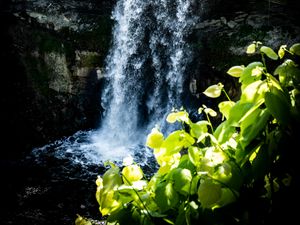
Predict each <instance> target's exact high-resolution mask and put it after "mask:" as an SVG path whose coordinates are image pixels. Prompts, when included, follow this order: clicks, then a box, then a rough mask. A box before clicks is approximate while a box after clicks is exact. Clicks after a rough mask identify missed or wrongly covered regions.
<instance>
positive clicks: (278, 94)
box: [265, 87, 291, 124]
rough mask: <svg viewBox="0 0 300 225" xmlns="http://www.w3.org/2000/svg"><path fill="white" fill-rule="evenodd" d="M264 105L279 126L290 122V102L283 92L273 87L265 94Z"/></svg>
mask: <svg viewBox="0 0 300 225" xmlns="http://www.w3.org/2000/svg"><path fill="white" fill-rule="evenodd" d="M265 104H266V107H267V109H268V110H269V111H270V113H271V114H272V116H273V117H274V118H276V119H277V120H278V122H279V123H281V124H288V123H289V122H290V116H291V115H290V108H291V105H290V102H289V100H288V99H287V97H286V95H285V94H284V92H283V91H281V90H279V89H277V88H275V87H273V88H271V89H270V92H267V93H266V94H265Z"/></svg>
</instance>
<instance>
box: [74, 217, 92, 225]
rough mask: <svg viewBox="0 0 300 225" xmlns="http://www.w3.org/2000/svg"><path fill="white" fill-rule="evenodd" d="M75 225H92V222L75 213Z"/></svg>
mask: <svg viewBox="0 0 300 225" xmlns="http://www.w3.org/2000/svg"><path fill="white" fill-rule="evenodd" d="M75 225H92V222H91V221H89V220H88V219H86V218H83V217H82V216H80V215H77V218H76V220H75Z"/></svg>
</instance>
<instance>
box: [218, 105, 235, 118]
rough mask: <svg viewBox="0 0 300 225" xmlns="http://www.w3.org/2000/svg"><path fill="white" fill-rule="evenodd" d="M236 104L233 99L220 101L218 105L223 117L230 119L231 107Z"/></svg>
mask: <svg viewBox="0 0 300 225" xmlns="http://www.w3.org/2000/svg"><path fill="white" fill-rule="evenodd" d="M234 105H235V102H233V101H223V102H220V103H219V105H218V107H219V110H220V112H221V113H222V114H223V117H225V118H226V119H228V117H229V111H230V110H231V108H232V107H233V106H234Z"/></svg>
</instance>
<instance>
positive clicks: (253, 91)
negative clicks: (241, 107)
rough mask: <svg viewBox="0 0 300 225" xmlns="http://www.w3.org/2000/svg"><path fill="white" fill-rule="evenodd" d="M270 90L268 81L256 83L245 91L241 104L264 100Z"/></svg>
mask: <svg viewBox="0 0 300 225" xmlns="http://www.w3.org/2000/svg"><path fill="white" fill-rule="evenodd" d="M268 90H269V87H268V84H267V82H266V81H261V80H258V81H254V82H253V83H251V84H249V85H248V86H247V87H246V88H245V89H244V90H243V92H242V95H241V100H240V102H241V103H246V102H252V103H256V102H258V101H260V100H261V99H263V98H264V95H265V93H266V92H267V91H268Z"/></svg>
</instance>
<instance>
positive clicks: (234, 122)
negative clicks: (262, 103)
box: [226, 101, 254, 127]
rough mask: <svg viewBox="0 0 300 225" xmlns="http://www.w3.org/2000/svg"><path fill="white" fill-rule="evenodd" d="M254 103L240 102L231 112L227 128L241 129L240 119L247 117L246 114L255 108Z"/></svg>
mask: <svg viewBox="0 0 300 225" xmlns="http://www.w3.org/2000/svg"><path fill="white" fill-rule="evenodd" d="M253 105H254V104H253V103H251V102H245V103H242V102H241V101H238V102H237V103H236V104H235V105H234V106H233V107H232V108H231V110H230V112H229V118H228V120H227V121H228V122H227V123H226V127H227V126H234V127H239V126H240V124H239V121H240V119H241V118H242V117H243V116H244V115H245V113H246V112H247V111H248V110H249V109H251V108H252V107H253Z"/></svg>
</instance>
